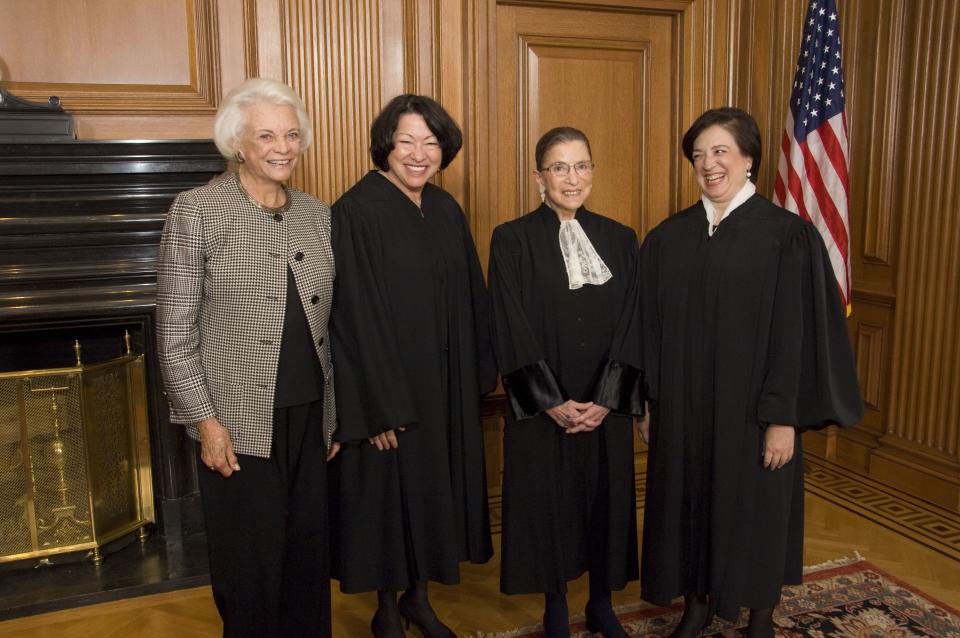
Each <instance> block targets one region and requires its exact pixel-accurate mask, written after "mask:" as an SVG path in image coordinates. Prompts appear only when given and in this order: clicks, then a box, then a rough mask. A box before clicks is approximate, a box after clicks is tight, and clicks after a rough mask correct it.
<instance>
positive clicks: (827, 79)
mask: <svg viewBox="0 0 960 638" xmlns="http://www.w3.org/2000/svg"><path fill="white" fill-rule="evenodd" d="M848 165H849V150H848V147H847V117H846V114H845V113H844V99H843V66H842V64H841V56H840V16H839V14H838V13H837V3H836V1H835V0H812V1H811V2H810V6H809V8H808V9H807V17H806V19H805V21H804V25H803V42H802V44H801V49H800V58H799V61H798V62H797V72H796V75H795V76H794V81H793V92H792V93H791V94H790V110H789V112H788V113H787V121H786V124H785V125H784V131H783V137H782V138H781V141H780V162H779V164H778V165H777V177H776V180H775V181H774V199H775V201H776V202H777V204H779V205H780V206H783V207H784V208H786V209H787V210H790V211H793V212H794V213H797V214H799V215H800V216H801V217H803V218H804V219H808V220H810V221H811V222H813V224H814V225H815V226H816V227H817V229H818V230H819V231H820V234H821V235H822V236H823V241H824V243H825V244H826V245H827V252H828V253H829V254H830V261H831V263H832V264H833V272H834V274H835V275H836V277H837V283H838V284H839V285H840V292H841V294H842V296H843V301H844V303H845V304H846V306H847V309H848V312H849V309H850V221H849V217H848V215H847V194H848V193H849V191H850V188H849V183H848V179H847V166H848Z"/></svg>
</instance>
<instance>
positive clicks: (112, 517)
mask: <svg viewBox="0 0 960 638" xmlns="http://www.w3.org/2000/svg"><path fill="white" fill-rule="evenodd" d="M128 343H129V341H128ZM75 349H76V353H77V365H76V366H74V367H72V368H57V369H50V370H32V371H24V372H6V373H2V374H0V563H3V562H9V561H17V560H25V559H34V558H40V559H43V558H45V557H49V556H51V555H54V554H60V553H65V552H79V551H84V550H86V551H89V555H90V556H91V557H92V558H93V559H94V561H95V562H98V563H99V561H100V560H101V554H100V547H101V546H103V545H104V544H105V543H108V542H110V541H111V540H114V539H116V538H118V537H120V536H123V535H124V534H128V533H130V532H133V531H135V530H137V529H138V528H140V529H141V532H143V529H142V528H143V527H144V526H145V525H146V524H148V523H152V522H153V521H154V520H155V519H154V510H153V487H152V478H151V471H150V443H149V438H148V430H147V415H146V389H145V377H144V362H143V355H139V356H135V355H132V354H130V352H129V349H128V351H127V354H125V355H124V356H121V357H119V358H117V359H113V360H110V361H107V362H104V363H98V364H95V365H89V366H88V365H83V364H82V363H81V362H80V349H79V344H77V345H76V346H75Z"/></svg>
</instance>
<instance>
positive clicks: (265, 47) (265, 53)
mask: <svg viewBox="0 0 960 638" xmlns="http://www.w3.org/2000/svg"><path fill="white" fill-rule="evenodd" d="M224 1H225V2H228V3H231V4H233V6H236V4H235V0H224ZM243 2H244V5H243V14H244V30H245V33H246V35H245V40H244V45H245V56H246V58H245V60H244V64H245V68H246V71H247V76H248V77H261V78H270V79H273V80H280V81H282V82H286V81H287V73H286V59H287V49H286V46H287V41H286V38H285V37H284V33H283V5H284V4H285V0H243Z"/></svg>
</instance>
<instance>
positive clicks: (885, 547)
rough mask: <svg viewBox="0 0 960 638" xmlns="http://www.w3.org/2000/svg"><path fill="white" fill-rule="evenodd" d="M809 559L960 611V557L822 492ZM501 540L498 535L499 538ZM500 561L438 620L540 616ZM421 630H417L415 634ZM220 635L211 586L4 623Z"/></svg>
mask: <svg viewBox="0 0 960 638" xmlns="http://www.w3.org/2000/svg"><path fill="white" fill-rule="evenodd" d="M806 505H807V511H806V520H807V524H806V525H807V529H806V532H807V533H806V557H805V562H806V563H807V564H816V563H820V562H824V561H828V560H833V559H837V558H842V557H846V556H851V555H853V553H854V552H855V551H858V552H860V554H862V555H863V556H864V557H865V558H867V559H868V560H870V561H871V562H873V563H874V564H875V565H877V566H878V567H880V568H881V569H884V570H885V571H887V572H889V573H891V574H893V575H894V576H897V577H898V578H900V579H901V580H903V581H906V582H907V583H909V584H911V585H914V586H915V587H917V588H919V589H921V590H923V591H925V592H926V593H928V594H930V595H931V596H933V597H934V598H938V599H939V600H940V601H941V602H943V603H945V604H947V605H950V606H952V607H953V608H955V609H960V562H958V561H956V560H953V559H949V558H946V557H945V556H943V555H942V554H939V553H937V552H935V551H933V550H931V549H928V548H926V547H924V546H922V545H920V544H918V543H916V542H914V541H912V540H909V539H907V538H905V537H903V536H901V535H899V534H897V533H896V532H893V531H891V530H889V529H887V528H885V527H882V526H881V525H878V524H877V523H874V522H872V521H869V520H867V519H865V518H863V517H862V516H859V515H857V514H854V513H852V512H849V511H847V510H845V509H843V508H841V507H839V506H837V505H834V504H832V503H830V502H828V501H826V500H824V499H822V498H820V497H818V496H815V495H812V494H808V496H807V503H806ZM494 540H495V542H499V537H495V539H494ZM498 570H499V563H498V562H497V560H496V558H494V560H492V561H491V562H490V563H489V564H488V565H465V566H464V567H463V569H462V580H463V582H462V584H461V585H460V586H459V587H443V586H432V589H431V591H432V597H433V601H434V604H435V606H436V607H437V609H438V612H439V613H440V615H441V617H442V618H444V619H445V620H446V621H447V622H448V623H449V624H450V625H451V626H452V627H453V629H454V630H455V631H457V633H458V634H459V635H461V636H463V635H470V634H472V633H474V632H476V631H477V630H481V629H482V630H485V631H495V630H496V631H503V630H508V629H513V628H516V627H521V626H526V625H531V624H534V623H536V622H538V621H539V614H540V613H542V612H541V600H542V599H541V598H540V597H539V596H503V595H501V594H500V593H499V592H498ZM638 596H639V587H638V586H637V585H636V584H634V585H632V586H631V587H629V588H628V589H627V590H626V591H624V592H621V593H618V594H617V595H616V598H615V603H617V604H621V603H628V602H635V601H636V600H637V599H638ZM569 602H570V608H571V613H577V612H579V611H580V610H582V608H583V604H584V603H585V602H586V582H585V579H581V580H580V581H578V582H577V583H575V584H574V586H573V587H572V588H571V593H570V596H569ZM374 606H375V596H373V595H360V596H344V595H341V594H335V596H334V600H333V607H334V635H335V636H337V637H338V638H340V637H348V636H350V637H352V636H369V635H370V631H369V629H368V628H367V623H368V622H369V619H370V616H371V614H372V612H373V609H374ZM410 633H411V635H416V632H415V631H412V632H410ZM219 635H220V622H219V618H218V616H217V612H216V609H215V608H214V606H213V600H212V598H211V596H210V590H209V588H207V587H201V588H197V589H188V590H182V591H177V592H171V593H167V594H157V595H154V596H145V597H141V598H134V599H128V600H124V601H119V602H113V603H104V604H101V605H94V606H91V607H83V608H79V609H73V610H67V611H61V612H54V613H51V614H44V615H41V616H32V617H28V618H19V619H16V620H11V621H7V622H2V623H0V636H3V637H4V638H88V637H89V638H93V637H96V638H121V637H122V638H153V637H155V636H176V637H177V638H210V637H214V636H219Z"/></svg>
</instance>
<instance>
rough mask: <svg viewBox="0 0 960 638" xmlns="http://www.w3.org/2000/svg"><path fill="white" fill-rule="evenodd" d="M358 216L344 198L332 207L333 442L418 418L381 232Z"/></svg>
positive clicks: (353, 204)
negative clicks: (397, 329) (392, 306)
mask: <svg viewBox="0 0 960 638" xmlns="http://www.w3.org/2000/svg"><path fill="white" fill-rule="evenodd" d="M364 217H365V216H364V215H363V211H362V210H361V209H360V208H359V206H358V204H357V203H356V202H354V201H353V200H351V199H349V198H343V199H341V200H339V201H338V202H337V203H336V204H334V205H333V209H332V219H331V244H332V246H333V253H334V260H335V262H336V272H337V278H336V280H335V282H334V298H333V311H332V313H331V316H330V338H331V340H332V343H333V364H334V370H335V374H336V375H337V386H336V392H337V410H338V418H339V429H338V430H337V434H336V436H337V440H339V441H341V442H355V441H363V440H366V439H368V438H370V437H371V436H375V435H377V434H380V433H381V432H384V431H386V430H390V429H395V428H397V427H400V426H411V425H413V424H415V423H416V422H417V421H418V420H419V419H418V415H417V413H416V409H415V407H414V406H415V403H414V400H413V394H412V392H411V390H410V387H409V385H408V383H407V380H406V374H405V372H404V368H403V365H402V362H401V360H400V351H399V349H398V347H397V338H398V337H397V334H396V332H395V329H394V324H393V321H392V320H391V316H392V313H391V311H390V298H389V294H388V291H387V290H386V288H385V287H384V285H383V281H384V278H383V277H382V276H381V273H383V272H384V268H386V265H385V264H384V263H383V251H382V249H381V238H380V235H379V233H377V232H376V229H375V228H371V225H370V224H369V223H368V222H367V221H366V220H365V219H364Z"/></svg>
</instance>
